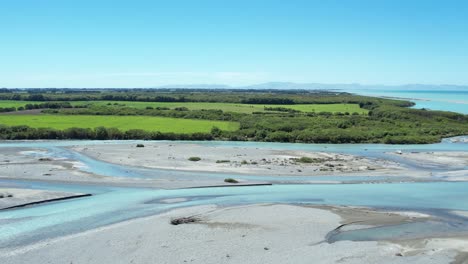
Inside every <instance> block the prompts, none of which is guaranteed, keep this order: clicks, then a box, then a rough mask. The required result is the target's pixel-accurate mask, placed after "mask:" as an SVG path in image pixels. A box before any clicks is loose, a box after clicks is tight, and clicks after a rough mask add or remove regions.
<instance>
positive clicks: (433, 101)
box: [347, 89, 468, 114]
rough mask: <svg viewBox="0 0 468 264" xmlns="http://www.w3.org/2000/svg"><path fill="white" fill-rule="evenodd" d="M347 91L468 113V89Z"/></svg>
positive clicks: (427, 107) (419, 105) (422, 106)
mask: <svg viewBox="0 0 468 264" xmlns="http://www.w3.org/2000/svg"><path fill="white" fill-rule="evenodd" d="M347 92H351V93H356V94H361V95H369V96H378V97H394V98H404V99H407V100H410V101H413V102H414V103H416V106H414V108H418V109H420V108H426V109H431V110H444V111H451V112H458V113H463V114H468V89H466V90H463V89H459V90H415V89H414V90H413V89H388V90H386V89H356V90H349V91H347Z"/></svg>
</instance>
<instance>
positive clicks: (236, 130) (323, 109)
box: [0, 89, 468, 163]
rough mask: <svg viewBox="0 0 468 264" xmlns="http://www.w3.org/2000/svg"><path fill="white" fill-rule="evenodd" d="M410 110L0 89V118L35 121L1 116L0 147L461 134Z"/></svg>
mask: <svg viewBox="0 0 468 264" xmlns="http://www.w3.org/2000/svg"><path fill="white" fill-rule="evenodd" d="M1 99H3V100H5V101H1ZM412 105H413V103H411V102H408V101H402V100H391V99H382V98H373V97H367V96H357V95H352V94H347V93H337V92H323V91H321V92H311V91H299V90H297V91H281V90H271V91H268V90H244V91H238V90H216V91H211V90H196V89H195V90H188V89H180V90H172V89H170V90H169V89H167V90H165V89H160V90H145V89H137V90H79V89H77V90H65V89H64V90H60V89H45V90H41V89H39V90H37V89H34V90H8V89H3V90H1V92H0V108H3V110H1V109H0V112H8V111H17V110H23V109H24V110H25V109H41V110H40V111H42V113H38V114H36V115H28V114H20V113H16V114H15V115H9V113H2V114H0V139H155V140H163V139H164V140H213V139H215V140H231V141H268V142H302V143H386V144H422V143H434V142H438V141H440V140H441V138H443V137H451V136H457V135H466V134H468V116H467V115H463V114H458V113H452V112H444V111H429V110H424V109H412V108H408V107H410V106H412ZM13 108H14V109H13ZM5 109H6V110H5ZM297 162H303V163H307V162H304V161H297Z"/></svg>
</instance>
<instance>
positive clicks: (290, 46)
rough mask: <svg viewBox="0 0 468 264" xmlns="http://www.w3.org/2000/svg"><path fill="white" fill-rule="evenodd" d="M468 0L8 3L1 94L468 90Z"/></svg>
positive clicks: (1, 37) (3, 13)
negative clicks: (218, 86) (200, 88)
mask: <svg viewBox="0 0 468 264" xmlns="http://www.w3.org/2000/svg"><path fill="white" fill-rule="evenodd" d="M467 14H468V1H462V0H460V1H455V0H445V1H444V0H440V1H431V0H424V1H419V0H405V1H399V0H388V1H384V0H369V1H365V0H362V1H359V0H356V1H353V0H335V1H333V0H329V1H325V0H321V1H313V0H308V1H300V0H288V1H275V0H270V1H262V0H257V1H256V0H249V1H247V0H233V1H222V0H218V1H209V0H193V1H188V0H186V1H183V0H171V1H169V0H168V1H157V0H152V1H149V0H148V1H145V0H132V1H129V0H127V1H119V0H112V1H110V0H79V1H72V0H57V1H53V0H41V1H39V0H3V1H1V5H0V87H154V86H158V85H164V84H188V83H223V84H230V85H246V84H253V83H261V82H269V81H291V82H303V83H304V82H316V83H362V84H392V85H393V84H407V83H423V84H458V85H466V84H468V15H467Z"/></svg>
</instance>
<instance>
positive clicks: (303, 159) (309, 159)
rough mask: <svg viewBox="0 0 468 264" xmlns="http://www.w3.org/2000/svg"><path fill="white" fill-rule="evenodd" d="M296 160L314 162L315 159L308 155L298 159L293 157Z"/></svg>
mask: <svg viewBox="0 0 468 264" xmlns="http://www.w3.org/2000/svg"><path fill="white" fill-rule="evenodd" d="M295 160H296V161H297V162H300V163H313V162H315V161H316V160H315V159H313V158H309V157H301V158H299V159H295Z"/></svg>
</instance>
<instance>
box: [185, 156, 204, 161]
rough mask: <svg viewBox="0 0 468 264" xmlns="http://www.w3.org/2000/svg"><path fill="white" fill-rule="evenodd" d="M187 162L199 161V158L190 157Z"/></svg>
mask: <svg viewBox="0 0 468 264" xmlns="http://www.w3.org/2000/svg"><path fill="white" fill-rule="evenodd" d="M188 160H190V161H200V160H201V158H200V157H190V158H188Z"/></svg>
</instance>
